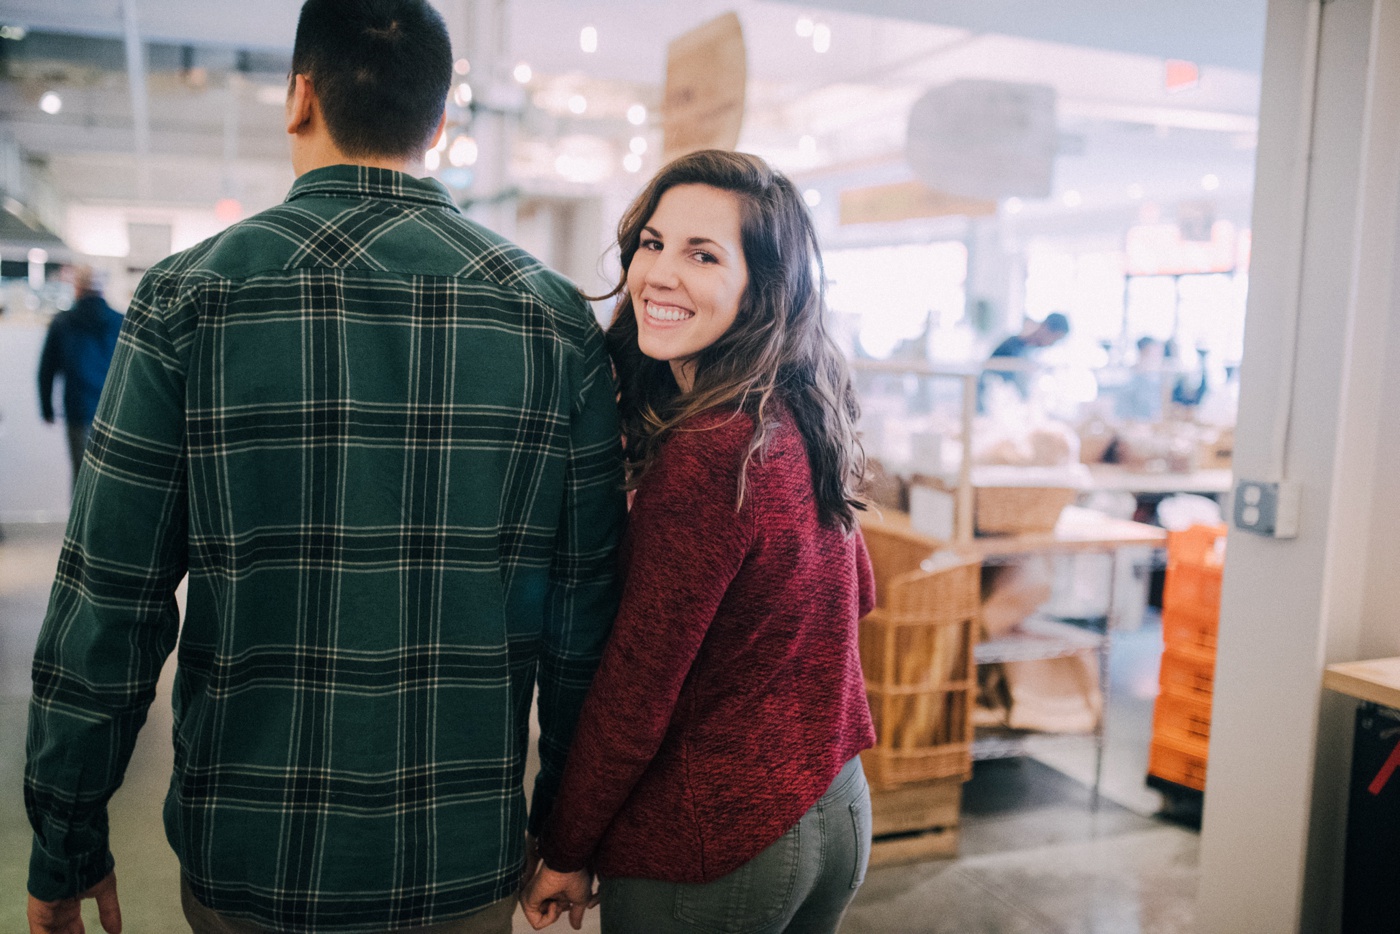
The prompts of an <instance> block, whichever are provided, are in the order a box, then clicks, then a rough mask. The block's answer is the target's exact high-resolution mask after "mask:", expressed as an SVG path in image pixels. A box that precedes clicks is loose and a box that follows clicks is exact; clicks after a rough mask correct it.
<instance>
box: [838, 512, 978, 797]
mask: <svg viewBox="0 0 1400 934" xmlns="http://www.w3.org/2000/svg"><path fill="white" fill-rule="evenodd" d="M863 526H864V534H865V540H866V547H867V548H868V550H869V551H870V557H871V564H872V565H873V566H874V569H875V579H876V595H877V607H876V609H875V611H874V612H872V613H871V614H870V615H869V616H867V617H866V618H865V619H864V620H862V622H861V628H860V657H861V666H862V668H863V669H864V671H865V687H866V696H867V697H868V698H869V701H870V710H871V714H872V715H873V717H874V719H875V734H876V745H875V747H874V748H873V749H869V750H866V751H865V752H864V753H863V754H862V761H863V762H864V765H865V771H866V776H867V778H868V779H869V781H870V783H871V785H872V787H875V788H877V789H878V788H892V787H895V786H898V785H901V784H905V783H908V782H919V781H927V780H930V779H937V778H949V777H960V778H965V777H967V776H968V775H970V773H971V768H972V759H971V750H972V696H973V691H974V690H975V687H976V678H975V674H974V672H975V667H974V664H973V659H972V649H973V644H974V642H975V640H976V637H977V620H978V614H979V608H980V586H981V583H980V573H979V572H980V570H981V565H980V563H979V562H977V561H968V560H958V561H956V562H955V563H951V564H947V565H946V566H942V567H936V568H933V569H930V570H922V569H921V567H920V565H921V564H922V563H923V561H924V559H926V558H928V557H929V555H930V554H931V553H932V552H933V551H934V549H935V548H937V547H938V546H939V544H940V543H939V542H937V541H936V540H934V539H929V538H924V537H923V536H920V535H918V534H916V533H913V532H910V531H908V530H907V529H900V528H890V527H887V526H884V525H882V524H880V523H879V522H878V521H867V522H865V523H863Z"/></svg>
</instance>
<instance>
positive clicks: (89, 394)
mask: <svg viewBox="0 0 1400 934" xmlns="http://www.w3.org/2000/svg"><path fill="white" fill-rule="evenodd" d="M72 276H73V294H74V297H75V301H74V302H73V307H72V308H69V309H68V310H67V311H61V312H59V313H58V314H57V315H55V316H54V319H53V322H52V323H51V324H50V325H49V333H48V337H46V338H45V339H44V349H43V351H42V352H41V353H40V355H39V410H40V412H41V413H42V414H43V416H44V421H46V422H48V423H49V424H50V425H52V424H53V423H54V407H53V381H54V378H55V377H59V378H61V379H62V380H63V420H64V422H65V423H66V424H67V426H68V457H69V459H70V460H71V461H72V463H73V481H74V483H76V482H77V477H78V467H79V465H80V464H82V462H83V449H84V448H86V447H87V441H88V436H89V435H90V434H91V433H92V418H93V415H94V414H95V413H96V412H97V400H98V399H99V398H101V396H102V385H103V383H104V382H106V380H107V370H108V368H109V367H110V366H111V365H112V354H113V352H114V351H115V350H116V348H117V334H118V332H119V331H120V330H121V326H122V316H121V315H119V314H118V313H117V312H116V311H114V310H113V309H112V306H111V305H108V304H107V300H106V299H105V298H103V297H102V280H101V279H100V278H99V277H98V274H97V273H96V272H95V271H94V270H93V268H92V267H91V266H74V267H73V271H72Z"/></svg>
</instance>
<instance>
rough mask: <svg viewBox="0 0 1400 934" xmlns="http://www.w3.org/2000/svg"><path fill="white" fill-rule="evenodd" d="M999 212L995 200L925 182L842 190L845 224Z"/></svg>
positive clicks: (842, 213)
mask: <svg viewBox="0 0 1400 934" xmlns="http://www.w3.org/2000/svg"><path fill="white" fill-rule="evenodd" d="M996 212H997V203H996V202H995V201H986V200H983V199H980V198H962V197H959V196H957V195H950V194H947V193H945V192H942V191H935V190H933V189H932V188H930V187H928V186H927V185H925V184H924V183H923V182H898V183H896V184H893V185H876V186H874V187H871V188H851V189H848V190H846V191H843V192H841V223H842V224H877V223H882V222H889V221H905V220H913V219H915V218H920V217H947V216H949V215H962V216H964V217H986V216H988V215H991V214H995V213H996Z"/></svg>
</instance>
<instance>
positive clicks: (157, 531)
mask: <svg viewBox="0 0 1400 934" xmlns="http://www.w3.org/2000/svg"><path fill="white" fill-rule="evenodd" d="M158 278H160V276H159V274H158V273H151V274H148V275H147V277H146V278H145V279H143V280H142V283H141V286H140V287H139V288H138V290H137V294H136V296H135V297H134V298H133V300H132V304H131V311H130V313H129V314H128V315H127V318H126V321H125V323H124V325H123V328H122V331H121V337H120V339H119V341H118V347H117V352H116V356H115V359H114V361H113V364H112V369H111V380H110V382H109V385H108V389H107V392H106V393H105V394H104V395H103V397H102V401H101V404H100V405H99V407H98V411H97V416H96V419H95V421H94V424H93V436H92V440H91V442H90V445H89V448H88V452H89V453H88V460H87V463H86V464H85V465H84V469H83V471H82V472H81V473H80V475H79V479H78V485H77V489H76V490H75V493H74V500H73V509H72V513H71V516H70V518H69V521H68V529H67V532H66V534H65V537H64V543H63V549H62V552H61V554H60V558H59V563H58V572H57V575H56V577H55V580H54V586H53V591H52V595H51V597H50V602H49V608H48V613H47V615H46V616H45V618H44V623H43V627H42V628H41V630H40V633H39V640H38V645H37V647H36V649H35V654H34V668H33V677H34V693H33V697H32V699H31V701H30V707H29V735H28V743H27V753H28V760H27V764H26V767H25V774H24V796H25V806H26V809H27V811H28V813H29V821H30V824H31V825H32V826H33V829H34V839H33V846H32V849H31V853H30V864H29V891H30V893H31V894H33V895H34V896H35V897H36V898H40V899H43V900H46V901H52V900H55V899H59V898H66V897H69V896H72V895H75V894H77V893H79V892H82V891H84V890H86V889H88V888H90V887H91V886H92V885H94V884H95V883H97V882H98V881H100V880H101V879H102V877H103V876H105V875H106V874H107V873H108V872H109V871H110V870H111V868H112V865H113V863H112V856H111V852H110V850H109V849H108V841H107V801H108V799H109V798H110V797H111V796H112V793H113V792H114V791H116V789H117V787H118V786H119V785H120V784H121V781H122V775H123V773H124V772H125V770H126V765H127V761H128V760H129V759H130V757H131V750H132V747H133V746H134V744H135V741H136V733H137V731H138V730H139V729H140V728H141V725H142V724H143V723H144V722H145V719H146V711H147V709H148V708H149V706H150V703H151V700H152V698H153V697H154V696H155V688H156V680H157V678H158V677H159V675H160V670H161V666H162V665H163V664H164V662H165V659H166V656H168V655H169V654H170V651H171V649H172V648H173V647H174V644H175V639H176V634H177V631H178V626H179V610H178V608H177V606H176V603H175V587H176V585H177V584H178V583H179V581H180V579H181V577H183V576H184V573H185V566H186V484H185V453H184V444H183V441H184V428H183V425H184V416H183V412H184V379H183V376H182V374H181V373H180V369H179V366H178V363H177V356H176V354H175V352H174V349H173V346H172V342H171V340H170V338H169V335H168V333H167V330H166V322H165V320H164V315H165V314H166V313H167V312H168V310H169V307H168V304H167V303H166V302H165V301H164V299H163V296H162V295H161V294H160V293H161V291H162V290H161V289H160V288H159V287H158V286H157V285H156V284H155V280H156V279H158Z"/></svg>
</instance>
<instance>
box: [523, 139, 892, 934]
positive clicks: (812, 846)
mask: <svg viewBox="0 0 1400 934" xmlns="http://www.w3.org/2000/svg"><path fill="white" fill-rule="evenodd" d="M618 243H619V246H620V248H621V251H622V261H623V276H622V280H621V282H619V284H618V287H617V289H616V290H615V291H614V292H613V294H614V295H617V296H619V297H620V298H619V302H618V307H617V310H616V313H615V315H614V318H613V322H612V325H611V326H610V327H609V329H608V342H609V350H610V352H611V353H612V357H613V360H614V363H615V364H616V366H617V371H618V378H619V381H620V386H621V396H620V406H621V411H622V418H623V427H624V432H625V435H626V442H627V458H628V468H629V483H630V485H631V487H632V488H633V489H635V491H636V499H635V502H634V505H633V509H632V514H631V519H630V522H629V529H628V534H627V538H626V540H625V542H624V544H623V552H622V561H623V571H624V575H625V584H624V590H623V596H622V603H621V608H620V610H619V613H618V617H617V621H616V624H615V626H614V629H613V634H612V637H611V639H610V641H609V643H608V647H607V649H606V651H605V653H604V657H603V662H602V665H601V666H600V667H599V669H598V674H597V677H596V679H595V680H594V682H593V687H592V689H591V691H590V693H589V697H588V701H587V702H586V704H585V706H584V709H583V713H582V715H581V718H580V722H579V727H578V730H577V732H576V734H575V739H574V745H573V747H572V749H571V751H570V754H569V762H568V767H567V769H566V771H565V774H564V777H563V782H562V787H561V790H560V793H559V796H558V799H557V801H556V804H555V808H554V812H553V814H552V815H551V816H550V818H549V821H548V823H547V825H546V830H545V832H544V834H543V836H542V837H541V840H540V851H541V854H542V856H543V860H544V864H543V866H541V867H540V869H539V871H538V872H537V873H536V875H535V877H534V878H533V879H532V880H531V881H530V883H529V884H528V886H527V888H526V890H525V892H524V894H523V895H522V901H523V903H524V906H525V912H526V916H527V918H529V920H530V921H531V923H532V924H533V925H534V926H536V927H537V928H538V927H543V926H545V925H547V924H549V923H552V922H553V921H554V920H556V919H557V918H558V917H559V916H560V915H561V914H562V913H563V912H564V911H565V910H568V911H569V913H570V915H571V920H572V921H573V922H574V925H575V927H577V926H578V925H579V923H580V922H581V919H582V913H583V909H584V907H585V906H586V905H587V904H589V903H590V900H591V897H592V896H591V892H590V889H591V875H590V870H593V869H596V871H597V872H598V874H599V876H600V877H601V880H602V881H601V890H600V893H599V898H600V899H601V904H602V927H603V930H604V932H607V934H611V932H647V934H669V932H673V931H687V932H695V931H726V932H755V934H757V932H763V934H768V932H782V931H791V932H796V931H802V932H827V931H835V930H836V927H837V925H838V924H839V922H840V918H841V915H842V913H843V912H844V911H845V908H846V905H847V904H848V903H849V902H850V900H851V898H852V897H853V896H854V894H855V891H856V888H857V887H858V886H859V885H860V883H861V881H862V880H863V878H864V875H865V866H866V863H867V860H868V857H869V847H870V798H869V792H868V789H867V787H866V784H865V777H864V775H863V773H862V772H861V769H860V760H859V757H858V753H859V752H860V751H861V750H862V749H865V748H867V747H869V746H870V745H871V744H872V743H873V742H874V732H873V729H872V727H871V721H870V711H869V708H868V706H867V704H866V699H865V689H864V681H863V679H862V676H861V670H860V658H859V653H858V649H857V620H858V619H859V618H860V616H862V615H863V614H864V613H865V612H867V611H869V609H870V608H871V607H872V606H873V604H874V590H873V583H872V578H871V574H870V565H869V560H868V558H867V556H866V554H865V547H864V543H863V541H862V539H861V537H860V532H859V529H858V527H857V525H856V521H855V517H856V510H858V509H859V508H861V505H860V502H859V500H858V498H857V495H856V488H857V485H858V481H859V478H860V476H861V474H862V471H863V457H862V454H861V450H860V446H859V443H858V441H857V439H856V435H855V428H854V425H855V418H856V414H857V413H856V404H855V399H854V394H853V391H852V387H851V383H850V378H849V375H848V373H847V371H846V367H845V361H844V359H843V358H842V357H841V354H840V352H839V351H838V350H837V349H836V347H835V345H834V344H833V343H832V341H831V340H830V338H829V336H828V335H827V332H826V325H825V308H824V305H823V301H822V294H821V272H820V269H821V260H820V253H819V251H818V248H817V242H816V236H815V232H814V231H813V228H812V224H811V219H810V217H809V216H808V214H807V210H806V207H805V205H804V204H803V202H802V199H801V196H800V195H799V194H798V193H797V191H796V189H795V188H794V187H793V186H792V183H791V182H789V181H788V180H787V179H786V178H784V177H783V176H782V175H780V174H778V173H777V172H774V171H773V170H771V169H770V168H769V167H768V166H767V165H766V164H764V163H763V161H762V160H760V159H757V158H755V157H753V156H748V155H743V154H737V153H729V152H718V151H706V152H699V153H695V154H693V155H690V156H685V157H683V158H681V159H678V160H676V161H675V162H672V163H671V164H670V165H668V166H666V167H665V168H664V169H663V170H662V171H661V173H660V174H659V175H658V176H657V177H656V178H655V179H653V180H652V181H651V183H650V184H649V185H648V186H647V188H646V189H645V190H644V191H643V192H642V193H641V195H639V196H638V198H637V200H636V201H635V202H634V203H633V204H632V205H631V207H630V208H629V209H628V211H627V213H626V214H625V215H624V217H623V218H622V221H621V223H620V225H619V229H618Z"/></svg>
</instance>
